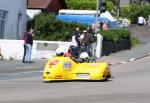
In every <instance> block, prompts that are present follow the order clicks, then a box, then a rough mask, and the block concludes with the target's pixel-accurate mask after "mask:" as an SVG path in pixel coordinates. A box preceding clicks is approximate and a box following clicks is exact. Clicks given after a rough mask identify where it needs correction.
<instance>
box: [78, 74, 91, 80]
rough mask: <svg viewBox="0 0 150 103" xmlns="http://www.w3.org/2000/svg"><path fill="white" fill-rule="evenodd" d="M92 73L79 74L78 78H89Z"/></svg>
mask: <svg viewBox="0 0 150 103" xmlns="http://www.w3.org/2000/svg"><path fill="white" fill-rule="evenodd" d="M89 77H90V74H77V78H78V79H89Z"/></svg>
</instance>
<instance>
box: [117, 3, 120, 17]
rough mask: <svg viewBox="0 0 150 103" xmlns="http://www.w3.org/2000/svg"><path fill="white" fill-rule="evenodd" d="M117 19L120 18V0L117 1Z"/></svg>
mask: <svg viewBox="0 0 150 103" xmlns="http://www.w3.org/2000/svg"><path fill="white" fill-rule="evenodd" d="M117 1H118V2H117V18H119V17H120V0H117Z"/></svg>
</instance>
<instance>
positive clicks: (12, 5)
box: [0, 0, 27, 39]
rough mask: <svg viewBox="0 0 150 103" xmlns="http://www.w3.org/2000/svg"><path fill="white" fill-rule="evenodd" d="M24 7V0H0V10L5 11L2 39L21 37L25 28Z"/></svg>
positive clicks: (25, 4) (25, 3)
mask: <svg viewBox="0 0 150 103" xmlns="http://www.w3.org/2000/svg"><path fill="white" fill-rule="evenodd" d="M26 8H27V1H26V0H0V10H4V11H7V21H6V23H5V31H4V39H22V38H23V34H24V31H25V28H26ZM19 15H20V16H19ZM18 18H19V20H18ZM18 21H19V22H18Z"/></svg>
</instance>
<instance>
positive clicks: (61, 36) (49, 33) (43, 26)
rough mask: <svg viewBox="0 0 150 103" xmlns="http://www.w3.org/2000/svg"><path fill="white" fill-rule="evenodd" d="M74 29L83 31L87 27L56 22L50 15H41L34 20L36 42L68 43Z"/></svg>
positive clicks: (53, 16)
mask: <svg viewBox="0 0 150 103" xmlns="http://www.w3.org/2000/svg"><path fill="white" fill-rule="evenodd" d="M76 27H80V29H81V30H84V29H86V28H87V25H81V24H77V23H67V22H62V21H58V20H56V17H55V15H54V14H50V13H41V14H39V15H37V16H36V17H35V18H34V29H35V34H36V36H35V39H36V40H50V41H68V40H69V39H71V36H72V32H73V31H74V29H75V28H76Z"/></svg>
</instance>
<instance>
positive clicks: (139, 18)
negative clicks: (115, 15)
mask: <svg viewBox="0 0 150 103" xmlns="http://www.w3.org/2000/svg"><path fill="white" fill-rule="evenodd" d="M145 24H146V21H145V19H144V18H143V17H142V16H140V17H138V25H139V26H143V25H145Z"/></svg>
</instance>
